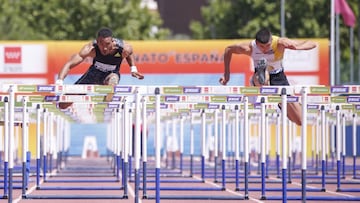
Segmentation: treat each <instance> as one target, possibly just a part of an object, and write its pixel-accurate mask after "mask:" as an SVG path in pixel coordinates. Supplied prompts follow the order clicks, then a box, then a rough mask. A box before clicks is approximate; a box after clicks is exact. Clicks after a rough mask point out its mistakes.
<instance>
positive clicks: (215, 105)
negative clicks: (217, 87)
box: [208, 104, 220, 109]
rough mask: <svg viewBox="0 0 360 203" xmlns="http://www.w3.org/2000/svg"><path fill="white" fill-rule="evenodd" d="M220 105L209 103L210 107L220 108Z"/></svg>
mask: <svg viewBox="0 0 360 203" xmlns="http://www.w3.org/2000/svg"><path fill="white" fill-rule="evenodd" d="M219 108H220V105H219V104H209V105H208V109H219Z"/></svg>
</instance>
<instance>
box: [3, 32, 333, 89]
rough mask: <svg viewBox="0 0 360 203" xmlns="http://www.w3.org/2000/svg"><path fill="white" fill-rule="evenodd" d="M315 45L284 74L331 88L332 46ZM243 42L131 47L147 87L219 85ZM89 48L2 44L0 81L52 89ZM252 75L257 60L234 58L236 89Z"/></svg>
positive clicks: (288, 59)
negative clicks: (191, 79)
mask: <svg viewBox="0 0 360 203" xmlns="http://www.w3.org/2000/svg"><path fill="white" fill-rule="evenodd" d="M310 40H313V41H315V42H317V43H318V47H317V48H316V49H314V50H312V51H311V52H305V51H297V52H292V51H289V52H288V53H286V54H285V59H284V66H285V72H286V74H287V76H288V77H289V81H290V83H291V84H301V83H302V82H305V83H306V84H321V85H329V46H328V44H329V42H328V40H327V39H310ZM243 41H249V40H240V39H239V40H181V41H128V42H129V43H130V44H131V45H132V46H133V49H134V57H135V59H136V65H137V67H138V69H139V71H141V72H142V73H143V74H144V75H145V79H144V81H143V82H144V83H143V84H147V80H146V79H147V75H148V76H153V75H159V76H161V75H162V74H169V75H172V76H176V75H177V76H180V75H181V74H182V76H184V77H185V76H189V75H197V78H199V77H202V76H206V75H211V80H218V78H220V77H221V75H222V74H223V70H224V65H223V53H224V49H225V47H226V46H228V45H230V44H234V43H240V42H243ZM86 43H88V41H45V42H43V41H36V42H35V41H33V42H27V41H26V42H21V41H20V42H18V41H16V42H15V41H13V42H12V41H10V42H9V41H7V42H0V58H1V59H2V61H0V78H14V79H15V78H16V79H18V78H20V79H21V78H24V79H25V78H38V79H39V80H41V81H47V82H46V83H49V84H51V83H54V81H55V77H56V75H57V74H58V72H59V70H60V69H61V67H62V66H63V64H64V63H65V62H66V61H67V60H68V59H69V58H70V57H71V56H72V55H73V54H75V53H77V52H79V50H80V49H81V48H82V47H83V46H84V45H85V44H86ZM27 50H28V51H27ZM34 50H37V51H34ZM1 55H3V56H1ZM12 63H18V64H21V67H15V68H13V69H9V68H8V69H6V66H7V65H8V64H12ZM90 63H91V59H89V60H86V62H83V63H82V64H80V65H79V66H77V67H76V68H74V69H72V70H71V71H70V73H69V76H71V75H73V76H76V77H78V76H80V75H81V74H83V73H84V72H85V71H86V70H87V69H88V67H89V66H90V65H91V64H90ZM123 63H124V64H123V65H122V67H121V70H120V72H121V73H122V74H128V73H129V66H128V65H127V63H126V61H124V62H123ZM252 72H253V66H252V61H251V59H250V58H249V57H248V56H244V55H233V57H232V62H231V73H232V75H238V76H240V77H243V81H241V82H238V83H236V84H237V85H247V84H248V82H246V81H248V80H249V78H250V76H251V74H252ZM44 79H45V80H44ZM232 79H233V78H232ZM235 82H236V81H235ZM0 83H1V81H0ZM217 84H218V83H217ZM180 85H181V84H180ZM204 85H206V84H204Z"/></svg>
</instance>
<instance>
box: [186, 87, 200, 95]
mask: <svg viewBox="0 0 360 203" xmlns="http://www.w3.org/2000/svg"><path fill="white" fill-rule="evenodd" d="M183 91H184V93H187V94H199V93H201V88H200V87H184V90H183Z"/></svg>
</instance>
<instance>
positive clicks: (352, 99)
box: [347, 96, 360, 103]
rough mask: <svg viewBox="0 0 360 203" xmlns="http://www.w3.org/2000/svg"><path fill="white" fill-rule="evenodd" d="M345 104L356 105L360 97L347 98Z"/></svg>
mask: <svg viewBox="0 0 360 203" xmlns="http://www.w3.org/2000/svg"><path fill="white" fill-rule="evenodd" d="M347 102H348V103H358V102H360V97H357V96H349V97H348V98H347Z"/></svg>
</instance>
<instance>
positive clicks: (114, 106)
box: [108, 103, 120, 109]
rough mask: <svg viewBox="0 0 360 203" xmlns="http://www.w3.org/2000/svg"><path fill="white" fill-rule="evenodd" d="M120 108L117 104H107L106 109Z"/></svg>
mask: <svg viewBox="0 0 360 203" xmlns="http://www.w3.org/2000/svg"><path fill="white" fill-rule="evenodd" d="M119 107H120V105H119V104H111V103H110V104H108V108H110V109H116V108H119Z"/></svg>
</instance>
